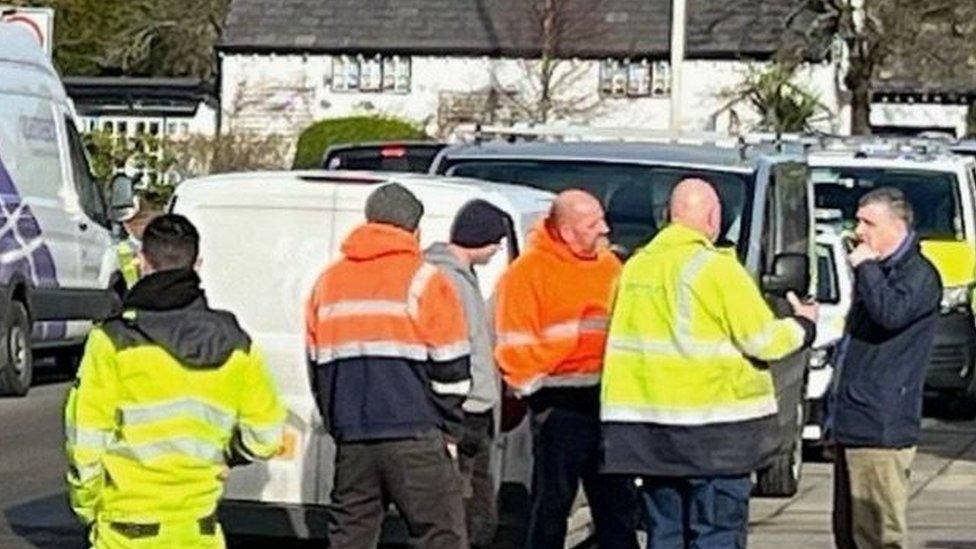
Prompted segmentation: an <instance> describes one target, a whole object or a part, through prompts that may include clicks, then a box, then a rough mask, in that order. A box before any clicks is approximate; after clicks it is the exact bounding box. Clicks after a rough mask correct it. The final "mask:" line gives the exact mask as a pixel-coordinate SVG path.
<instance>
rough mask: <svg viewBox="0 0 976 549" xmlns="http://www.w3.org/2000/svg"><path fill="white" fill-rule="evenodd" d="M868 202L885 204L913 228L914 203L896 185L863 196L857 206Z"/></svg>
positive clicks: (861, 206) (860, 206)
mask: <svg viewBox="0 0 976 549" xmlns="http://www.w3.org/2000/svg"><path fill="white" fill-rule="evenodd" d="M868 204H884V205H885V206H887V207H888V209H889V210H891V213H893V214H895V216H896V217H898V218H899V219H901V220H902V221H904V222H905V225H907V226H908V228H911V227H912V226H913V225H914V223H915V212H914V210H912V205H911V203H910V202H908V199H907V198H905V193H903V192H901V190H900V189H896V188H894V187H881V188H878V189H875V190H873V191H871V192H869V193H867V194H865V195H864V196H862V197H861V199H860V200H859V201H858V203H857V207H858V208H863V207H864V206H867V205H868Z"/></svg>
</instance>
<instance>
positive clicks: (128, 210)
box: [109, 174, 138, 223]
mask: <svg viewBox="0 0 976 549" xmlns="http://www.w3.org/2000/svg"><path fill="white" fill-rule="evenodd" d="M110 186H111V192H112V196H111V200H110V202H109V215H111V217H112V221H114V222H116V223H121V222H123V221H125V220H127V219H130V218H131V217H132V216H133V215H134V214H135V213H136V211H135V210H136V209H137V208H138V206H137V204H136V198H135V183H134V182H133V181H132V179H130V178H129V177H127V176H125V175H122V174H119V175H116V176H115V177H113V178H112V183H111V184H110Z"/></svg>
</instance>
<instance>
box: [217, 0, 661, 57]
mask: <svg viewBox="0 0 976 549" xmlns="http://www.w3.org/2000/svg"><path fill="white" fill-rule="evenodd" d="M533 3H534V2H530V1H528V0H278V1H277V2H273V3H272V2H267V1H266V0H234V1H233V2H232V4H231V9H230V15H229V16H228V19H227V25H226V27H225V29H224V33H223V36H222V37H221V40H220V42H219V44H218V48H219V49H221V50H224V51H254V52H262V51H275V52H310V53H371V52H383V53H391V54H395V53H402V54H415V55H423V54H431V55H437V54H441V55H497V56H519V57H522V56H533V55H538V54H539V50H540V43H541V38H540V37H541V34H542V33H541V31H540V30H538V29H539V28H541V24H540V23H539V18H538V17H535V16H533V15H532V14H531V8H530V7H529V6H530V5H532V4H533ZM568 5H570V6H572V8H570V9H568V10H567V16H566V18H565V19H564V21H567V22H569V23H567V24H566V27H565V29H566V30H565V34H564V39H563V40H562V42H563V46H562V48H561V50H562V51H561V52H559V53H560V55H564V56H577V57H588V58H597V57H607V56H614V57H620V56H633V57H638V56H639V57H658V58H661V57H666V56H667V55H668V51H669V49H670V48H669V43H670V35H669V33H670V20H671V0H599V1H597V0H578V1H576V2H570V3H569V4H568ZM584 6H598V8H594V7H584Z"/></svg>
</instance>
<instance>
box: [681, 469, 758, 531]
mask: <svg viewBox="0 0 976 549" xmlns="http://www.w3.org/2000/svg"><path fill="white" fill-rule="evenodd" d="M688 483H689V486H690V492H691V502H690V505H689V520H688V525H689V530H690V532H689V533H690V536H689V538H688V540H687V541H688V545H687V546H688V547H689V548H691V549H745V547H746V538H747V535H748V528H749V495H750V494H751V492H752V481H751V480H750V479H749V476H748V475H739V476H734V477H702V478H693V479H688Z"/></svg>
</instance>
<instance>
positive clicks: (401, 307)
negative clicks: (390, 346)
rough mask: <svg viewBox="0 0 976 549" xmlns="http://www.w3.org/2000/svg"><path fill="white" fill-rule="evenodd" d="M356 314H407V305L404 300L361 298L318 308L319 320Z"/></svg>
mask: <svg viewBox="0 0 976 549" xmlns="http://www.w3.org/2000/svg"><path fill="white" fill-rule="evenodd" d="M356 315H390V316H404V317H405V316H407V305H406V304H405V303H403V302H402V301H390V300H383V299H360V300H348V301H338V302H336V303H330V304H328V305H322V306H321V307H319V310H318V320H328V319H333V318H341V317H345V316H356Z"/></svg>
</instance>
